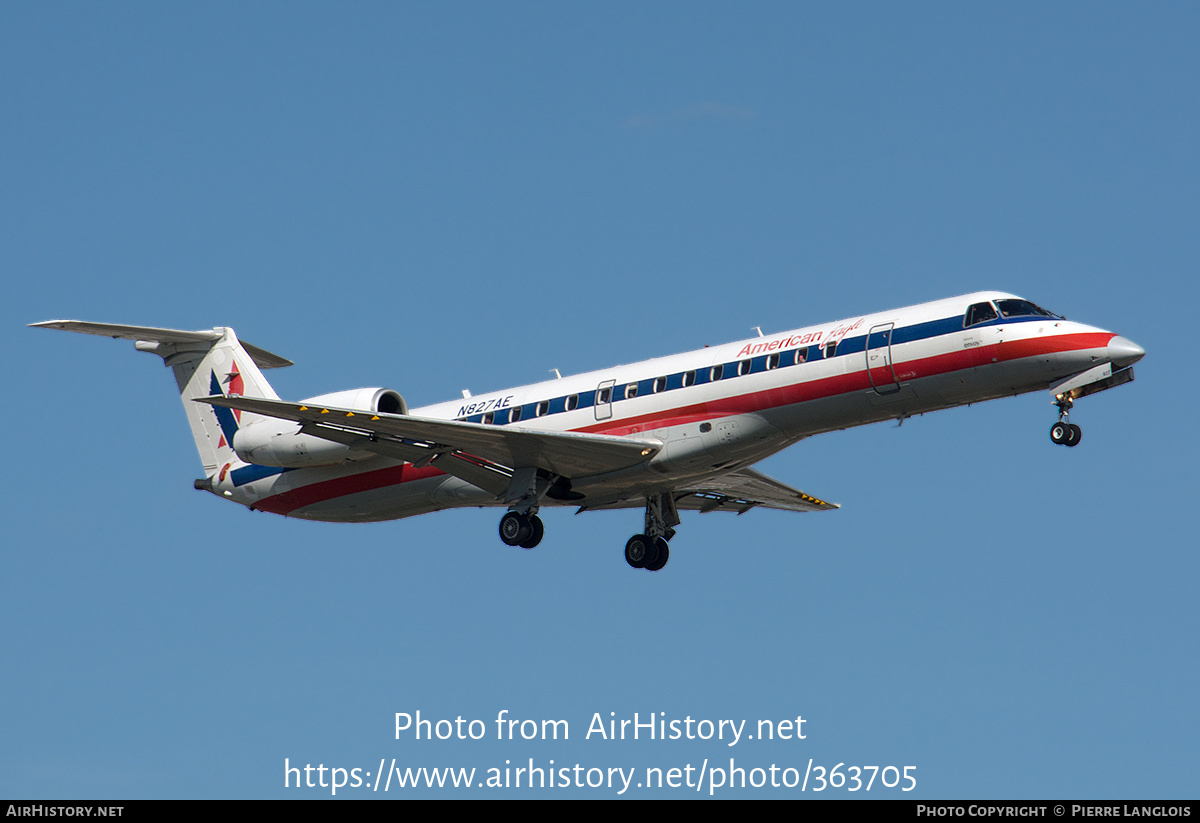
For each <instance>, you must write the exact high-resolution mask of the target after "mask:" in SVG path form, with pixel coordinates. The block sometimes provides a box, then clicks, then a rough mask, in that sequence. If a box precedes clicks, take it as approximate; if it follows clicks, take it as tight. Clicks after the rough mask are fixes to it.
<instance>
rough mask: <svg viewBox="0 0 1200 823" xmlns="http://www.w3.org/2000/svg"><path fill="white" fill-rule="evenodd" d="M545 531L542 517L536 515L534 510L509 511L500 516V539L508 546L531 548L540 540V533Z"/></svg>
mask: <svg viewBox="0 0 1200 823" xmlns="http://www.w3.org/2000/svg"><path fill="white" fill-rule="evenodd" d="M545 533H546V529H545V527H544V526H543V525H542V518H540V517H538V516H537V514H536V512H530V513H529V514H521V513H520V512H509V513H508V514H506V515H504V516H503V517H501V518H500V539H501V540H503V541H504V542H505V543H506V544H508V545H509V546H520V547H521V548H522V549H532V548H533V547H534V546H536V545H537V544H538V543H541V542H542V535H543V534H545Z"/></svg>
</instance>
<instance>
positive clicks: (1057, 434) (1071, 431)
mask: <svg viewBox="0 0 1200 823" xmlns="http://www.w3.org/2000/svg"><path fill="white" fill-rule="evenodd" d="M1054 405H1056V406H1058V422H1057V423H1055V424H1054V425H1053V426H1051V427H1050V441H1051V442H1053V443H1055V444H1056V445H1059V446H1078V445H1079V441H1080V440H1081V439H1082V438H1083V429H1081V428H1079V427H1078V426H1076V425H1075V424H1074V423H1071V422H1069V421H1068V419H1067V418H1068V416H1069V415H1070V414H1071V406H1073V405H1075V401H1074V400H1072V399H1071V398H1070V396H1069V395H1065V394H1060V395H1058V397H1056V398H1054Z"/></svg>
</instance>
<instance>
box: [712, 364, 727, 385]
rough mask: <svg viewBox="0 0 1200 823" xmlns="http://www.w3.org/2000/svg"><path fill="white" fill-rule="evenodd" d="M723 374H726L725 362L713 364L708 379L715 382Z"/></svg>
mask: <svg viewBox="0 0 1200 823" xmlns="http://www.w3.org/2000/svg"><path fill="white" fill-rule="evenodd" d="M723 374H725V365H724V364H722V365H720V366H713V367H712V371H710V372H709V373H708V379H709V380H711V381H712V382H714V383H715V382H717V381H718V380H720V379H721V376H722V375H723Z"/></svg>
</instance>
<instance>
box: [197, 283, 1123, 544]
mask: <svg viewBox="0 0 1200 823" xmlns="http://www.w3.org/2000/svg"><path fill="white" fill-rule="evenodd" d="M1016 299H1017V298H1014V297H1013V296H1012V295H1008V294H1004V293H1000V292H980V293H976V294H971V295H965V296H962V297H955V298H950V299H946V300H940V301H936V302H932V303H924V304H921V305H918V306H912V307H908V308H903V309H897V310H893V311H887V312H879V313H876V314H870V315H863V316H860V317H852V318H849V319H847V320H841V321H838V322H835V323H826V324H822V325H818V326H809V327H807V328H802V329H797V330H795V331H789V332H783V333H780V334H773V335H765V336H762V337H757V338H751V339H750V340H743V341H739V342H736V343H728V344H725V345H720V346H713V347H711V348H705V349H700V350H698V351H691V352H687V353H685V354H677V355H672V356H669V357H660V358H657V359H654V360H647V361H643V362H640V363H632V364H629V365H623V366H614V367H612V368H609V369H603V370H599V371H594V372H589V373H586V374H579V375H573V376H568V377H563V378H559V379H555V380H549V381H545V382H542V383H536V384H533V385H528V386H519V387H516V388H512V389H506V390H504V391H499V392H489V393H487V394H483V395H479V396H476V397H470V398H465V399H462V400H456V401H453V402H447V403H439V404H436V405H432V406H427V407H424V408H418V409H412V410H411V411H410V413H411V414H412V415H414V416H419V417H425V418H436V419H445V420H463V421H468V422H473V423H482V424H488V425H494V426H505V427H508V426H511V427H514V428H517V429H529V430H540V431H558V432H561V431H576V432H593V433H602V434H608V435H618V436H635V437H637V438H639V439H642V440H653V441H656V442H660V443H662V444H664V447H663V448H662V449H661V450H660V451H659V452H658V453H657V454H656V455H655V456H654V457H653V459H649V460H647V461H645V462H644V463H642V464H639V465H637V466H634V467H632V468H628V469H623V470H621V471H619V472H610V473H608V474H601V475H593V476H590V477H572V478H570V481H571V490H572V492H573V494H572V495H571V496H570V498H569V499H560V500H555V499H546V500H545V501H544V503H543V505H555V504H558V505H588V506H593V505H606V504H613V503H615V502H617V501H621V500H633V499H636V498H645V497H647V496H648V495H651V494H656V493H660V492H666V491H671V490H673V489H679V488H684V487H685V486H686V485H687V484H688V483H692V482H696V481H700V480H703V479H704V478H706V477H713V476H718V475H722V474H726V473H728V472H731V471H734V470H736V469H740V468H742V467H745V466H749V465H750V464H753V463H755V462H757V461H759V460H761V459H763V458H765V457H767V456H769V455H771V454H773V453H775V452H777V451H779V450H780V449H783V448H785V447H786V446H788V445H790V444H792V443H795V442H797V441H798V440H801V439H803V438H805V437H809V436H811V435H814V434H819V433H821V432H827V431H833V430H836V429H845V428H849V427H851V426H860V425H865V424H868V423H875V422H879V421H882V420H888V419H902V418H904V417H907V416H909V415H914V414H921V413H924V412H929V411H935V410H938V409H944V408H949V407H952V406H956V405H960V404H963V403H973V402H979V401H982V400H989V399H993V398H998V397H1007V396H1012V395H1017V394H1022V393H1025V392H1031V391H1038V390H1045V389H1048V388H1050V387H1051V386H1053V385H1055V384H1056V383H1059V382H1060V381H1062V380H1064V379H1066V378H1069V377H1071V376H1072V375H1076V374H1079V373H1081V372H1084V371H1086V370H1088V369H1090V368H1092V367H1094V366H1096V365H1097V364H1099V363H1103V362H1111V363H1112V364H1113V366H1114V368H1117V367H1121V366H1124V365H1128V362H1122V359H1123V358H1124V359H1125V360H1128V361H1129V362H1132V360H1136V359H1137V358H1136V357H1132V358H1130V357H1129V356H1128V352H1129V351H1130V349H1129V346H1132V344H1129V343H1128V341H1125V340H1124V338H1120V337H1118V336H1117V335H1115V334H1114V333H1112V332H1108V331H1104V330H1103V329H1098V328H1095V327H1092V326H1086V325H1083V324H1081V323H1075V322H1071V321H1067V320H1064V319H1061V318H1058V317H1054V316H1045V315H1041V314H1033V315H1025V316H1010V317H1009V316H1004V315H1002V314H997V315H996V316H995V317H992V318H991V319H985V320H980V321H978V322H973V323H971V324H970V325H967V323H968V319H969V317H968V307H972V306H979V305H981V304H986V305H988V306H995V305H1000V303H999V302H998V301H1015V300H1016ZM983 316H986V315H983ZM1114 341H1117V343H1116V344H1114ZM1122 343H1123V344H1126V345H1125V347H1124V348H1122V346H1121V345H1120V344H1122ZM1133 349H1136V347H1133ZM1137 351H1140V350H1137ZM1138 356H1140V354H1139V355H1138ZM214 491H217V492H218V493H225V494H226V496H227V497H229V498H231V499H233V500H235V501H237V502H240V503H243V504H245V505H248V506H251V507H253V508H256V509H261V510H265V511H272V512H276V513H278V514H284V515H288V516H293V517H302V518H307V519H313V520H330V521H366V520H386V519H394V518H399V517H407V516H411V515H414V514H420V513H423V512H429V511H434V510H438V509H445V508H452V507H457V506H489V505H503V503H501V502H500V501H498V500H497V499H496V497H495V496H494V495H492V494H488V493H486V492H484V491H482V490H481V489H479V488H477V487H475V486H472V485H470V484H469V483H466V482H465V481H463V480H460V479H458V478H455V477H452V476H449V475H446V474H443V473H442V472H440V471H438V470H437V469H436V468H433V467H424V468H417V467H414V466H413V465H412V464H409V463H403V462H401V461H397V460H391V459H388V458H384V457H378V456H375V457H367V458H365V459H361V460H355V461H350V462H347V463H345V464H343V465H340V466H333V467H313V468H297V469H288V470H282V469H276V470H273V471H271V472H269V473H268V472H267V471H266V470H265V469H262V468H260V467H255V466H246V465H243V466H241V467H240V468H239V469H236V470H234V471H231V472H229V473H228V476H227V477H223V478H222V480H221V482H220V483H219V484H218V487H217V488H214Z"/></svg>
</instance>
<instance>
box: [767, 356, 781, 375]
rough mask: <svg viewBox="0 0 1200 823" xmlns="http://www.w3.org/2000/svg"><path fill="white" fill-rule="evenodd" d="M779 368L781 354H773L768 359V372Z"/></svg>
mask: <svg viewBox="0 0 1200 823" xmlns="http://www.w3.org/2000/svg"><path fill="white" fill-rule="evenodd" d="M777 368H779V354H778V353H776V354H772V355H770V356H769V357H767V370H768V371H769V370H771V369H777Z"/></svg>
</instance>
